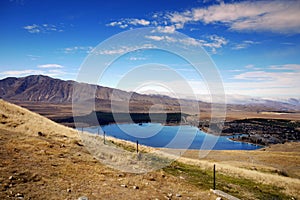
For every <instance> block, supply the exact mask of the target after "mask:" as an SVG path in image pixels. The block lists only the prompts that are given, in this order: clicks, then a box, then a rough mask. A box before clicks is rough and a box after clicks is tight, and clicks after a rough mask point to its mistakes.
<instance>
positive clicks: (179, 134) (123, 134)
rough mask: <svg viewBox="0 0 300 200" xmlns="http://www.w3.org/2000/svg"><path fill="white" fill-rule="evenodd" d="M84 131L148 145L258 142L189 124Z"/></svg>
mask: <svg viewBox="0 0 300 200" xmlns="http://www.w3.org/2000/svg"><path fill="white" fill-rule="evenodd" d="M80 130H81V129H80ZM84 131H88V132H90V133H94V134H97V133H98V132H99V134H100V135H103V131H104V132H105V134H106V135H108V136H113V137H115V138H119V139H123V140H129V141H132V142H136V141H137V140H138V142H139V144H143V145H147V146H151V147H159V148H160V147H161V148H162V147H163V148H175V149H203V150H209V149H213V150H255V149H259V148H261V146H258V145H253V144H249V143H243V142H236V141H232V140H230V139H229V138H231V137H232V136H219V137H218V136H214V135H211V134H206V133H204V132H202V131H200V130H199V129H198V128H197V127H193V126H189V125H181V126H164V125H162V124H159V123H143V124H110V125H105V126H101V128H99V127H89V128H84Z"/></svg>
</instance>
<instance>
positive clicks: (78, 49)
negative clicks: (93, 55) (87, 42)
mask: <svg viewBox="0 0 300 200" xmlns="http://www.w3.org/2000/svg"><path fill="white" fill-rule="evenodd" d="M93 48H94V47H92V46H74V47H67V48H64V49H63V51H64V53H67V54H74V53H90V52H91V51H92V50H93Z"/></svg>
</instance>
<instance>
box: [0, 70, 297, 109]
mask: <svg viewBox="0 0 300 200" xmlns="http://www.w3.org/2000/svg"><path fill="white" fill-rule="evenodd" d="M74 88H76V90H75V91H76V95H74V94H73V93H74ZM73 97H75V99H72V98H73ZM0 98H2V99H4V100H8V101H22V102H24V101H27V102H45V103H55V104H61V103H63V104H71V103H72V101H78V100H80V101H85V102H87V104H88V103H94V102H96V104H95V105H96V108H95V109H96V110H102V111H110V110H111V105H114V107H115V108H118V111H119V112H121V111H124V110H126V107H128V102H129V103H130V106H129V107H130V110H132V111H134V112H144V111H147V112H148V111H149V109H152V110H151V111H154V112H161V111H162V109H163V110H166V111H168V112H180V111H182V109H184V110H185V112H190V113H195V112H196V111H197V110H198V109H195V106H198V105H199V106H200V109H201V111H204V110H206V111H208V112H209V110H210V107H211V105H210V103H206V102H204V101H201V100H205V99H206V97H205V96H203V97H202V98H201V96H200V97H199V98H198V99H199V100H200V101H195V100H188V99H187V98H184V97H182V96H180V98H184V99H177V98H173V97H170V96H167V94H158V93H156V94H153V93H152V94H139V93H135V92H126V91H122V90H119V89H113V88H108V87H102V86H99V85H92V84H87V83H78V82H76V81H70V80H69V81H64V80H60V79H55V78H51V77H48V76H43V75H31V76H27V77H22V78H15V77H10V78H5V79H2V80H0ZM76 98H77V99H76ZM227 103H228V105H227V107H228V108H231V109H239V110H252V111H253V110H255V111H264V110H265V111H268V110H275V111H294V110H298V111H299V110H300V99H295V98H291V99H285V100H271V99H263V98H253V97H249V96H242V95H227ZM153 105H156V107H154V108H153ZM155 109H157V110H155Z"/></svg>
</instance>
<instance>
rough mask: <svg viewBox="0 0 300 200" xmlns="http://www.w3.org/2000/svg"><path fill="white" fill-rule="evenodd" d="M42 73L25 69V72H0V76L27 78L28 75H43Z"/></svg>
mask: <svg viewBox="0 0 300 200" xmlns="http://www.w3.org/2000/svg"><path fill="white" fill-rule="evenodd" d="M43 73H44V71H42V70H34V69H27V70H9V71H3V72H0V74H1V76H4V77H7V76H28V75H36V74H43Z"/></svg>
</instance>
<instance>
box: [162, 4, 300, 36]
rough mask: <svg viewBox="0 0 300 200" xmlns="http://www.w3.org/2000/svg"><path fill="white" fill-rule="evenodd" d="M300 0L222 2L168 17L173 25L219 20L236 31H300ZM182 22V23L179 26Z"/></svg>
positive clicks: (207, 22)
mask: <svg viewBox="0 0 300 200" xmlns="http://www.w3.org/2000/svg"><path fill="white" fill-rule="evenodd" d="M299 10H300V1H295V0H286V1H280V0H276V1H242V2H236V3H220V4H218V5H211V6H209V7H207V8H193V9H190V10H186V11H184V12H172V13H168V14H167V16H168V18H169V21H170V22H171V23H172V24H177V27H184V25H185V24H187V23H195V22H203V23H205V24H216V23H220V24H223V25H224V26H227V27H229V29H231V30H235V31H272V32H276V33H284V34H296V33H300V20H299V14H298V13H299ZM178 24H179V25H178Z"/></svg>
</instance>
